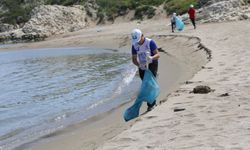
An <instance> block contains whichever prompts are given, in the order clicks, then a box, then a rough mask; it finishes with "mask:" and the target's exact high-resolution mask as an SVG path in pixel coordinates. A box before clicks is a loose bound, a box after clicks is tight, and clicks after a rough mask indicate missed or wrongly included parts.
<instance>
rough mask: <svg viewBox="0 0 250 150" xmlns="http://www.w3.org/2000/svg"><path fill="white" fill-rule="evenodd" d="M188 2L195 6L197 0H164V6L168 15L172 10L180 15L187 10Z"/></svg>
mask: <svg viewBox="0 0 250 150" xmlns="http://www.w3.org/2000/svg"><path fill="white" fill-rule="evenodd" d="M190 4H193V5H194V6H195V7H197V5H198V0H166V2H165V6H164V8H165V10H166V13H167V14H169V15H170V14H172V13H174V12H175V13H177V14H180V15H181V14H184V13H186V12H187V11H188V8H189V6H190Z"/></svg>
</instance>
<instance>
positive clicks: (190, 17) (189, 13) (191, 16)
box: [188, 5, 196, 29]
mask: <svg viewBox="0 0 250 150" xmlns="http://www.w3.org/2000/svg"><path fill="white" fill-rule="evenodd" d="M195 13H196V12H195V9H194V5H190V8H189V10H188V15H189V19H190V20H191V22H192V24H193V26H194V29H196V24H195Z"/></svg>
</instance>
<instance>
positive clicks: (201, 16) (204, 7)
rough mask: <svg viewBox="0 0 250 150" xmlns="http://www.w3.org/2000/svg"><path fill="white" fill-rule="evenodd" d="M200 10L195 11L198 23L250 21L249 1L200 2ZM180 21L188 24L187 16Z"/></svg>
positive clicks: (213, 0)
mask: <svg viewBox="0 0 250 150" xmlns="http://www.w3.org/2000/svg"><path fill="white" fill-rule="evenodd" d="M199 2H200V3H199V4H200V6H201V8H200V9H198V10H197V21H199V22H200V23H209V22H224V21H237V20H247V19H250V6H249V4H250V0H249V1H248V0H200V1H199ZM182 19H183V20H184V22H186V23H187V24H188V23H189V19H188V15H187V14H184V15H182Z"/></svg>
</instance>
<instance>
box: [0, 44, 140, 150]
mask: <svg viewBox="0 0 250 150" xmlns="http://www.w3.org/2000/svg"><path fill="white" fill-rule="evenodd" d="M136 70H137V68H136V67H135V66H134V65H133V64H132V63H131V56H130V54H128V53H117V52H113V51H112V50H105V49H93V48H50V49H33V50H18V51H9V52H1V53H0V150H1V149H12V148H15V147H18V146H20V145H22V144H25V143H27V142H31V141H32V140H34V139H36V138H39V137H42V136H46V135H48V134H51V133H53V132H55V131H57V130H60V129H63V128H65V127H66V126H68V125H71V124H74V123H78V122H80V121H83V120H85V119H87V118H89V117H92V116H95V115H98V114H100V113H103V112H105V111H108V110H110V109H112V108H115V107H118V106H119V105H121V104H123V103H126V102H128V101H131V100H132V99H133V98H134V97H135V95H136V93H137V92H138V89H139V86H140V80H139V78H138V76H136ZM121 117H122V116H121Z"/></svg>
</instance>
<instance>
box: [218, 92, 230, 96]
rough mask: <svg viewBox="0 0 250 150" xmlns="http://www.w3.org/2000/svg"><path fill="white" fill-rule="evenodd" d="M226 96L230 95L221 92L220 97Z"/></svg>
mask: <svg viewBox="0 0 250 150" xmlns="http://www.w3.org/2000/svg"><path fill="white" fill-rule="evenodd" d="M225 96H229V94H228V93H224V94H221V95H220V96H219V97H225Z"/></svg>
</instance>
